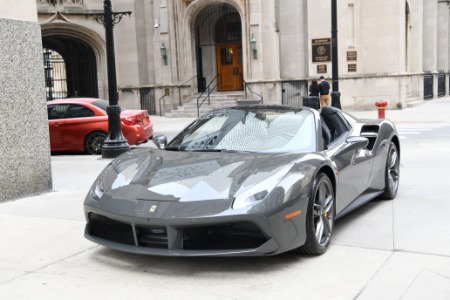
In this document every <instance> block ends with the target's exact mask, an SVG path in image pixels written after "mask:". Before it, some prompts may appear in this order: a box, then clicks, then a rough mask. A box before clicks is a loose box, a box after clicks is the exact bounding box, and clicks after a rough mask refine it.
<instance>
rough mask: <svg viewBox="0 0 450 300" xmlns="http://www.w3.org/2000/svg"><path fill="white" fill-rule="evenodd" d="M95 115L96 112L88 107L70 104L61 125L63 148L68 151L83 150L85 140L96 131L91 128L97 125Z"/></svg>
mask: <svg viewBox="0 0 450 300" xmlns="http://www.w3.org/2000/svg"><path fill="white" fill-rule="evenodd" d="M94 115H95V113H94V111H92V110H91V109H89V108H88V107H86V106H83V105H80V104H70V105H69V107H68V108H67V111H66V115H65V118H64V120H63V121H61V125H60V131H61V135H62V143H63V146H62V147H64V148H65V149H67V150H76V151H81V150H83V149H84V139H85V138H86V136H87V135H88V133H89V132H91V131H93V130H94V129H95V128H94V129H92V128H91V125H92V124H93V123H95V121H94V120H93V118H95V117H94Z"/></svg>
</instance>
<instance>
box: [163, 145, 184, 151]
mask: <svg viewBox="0 0 450 300" xmlns="http://www.w3.org/2000/svg"><path fill="white" fill-rule="evenodd" d="M164 150H169V151H182V150H181V149H180V147H173V146H172V147H166V148H164Z"/></svg>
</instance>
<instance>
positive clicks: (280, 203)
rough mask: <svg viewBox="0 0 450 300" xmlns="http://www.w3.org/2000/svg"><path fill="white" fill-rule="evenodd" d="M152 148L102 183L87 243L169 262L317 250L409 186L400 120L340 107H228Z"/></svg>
mask: <svg viewBox="0 0 450 300" xmlns="http://www.w3.org/2000/svg"><path fill="white" fill-rule="evenodd" d="M153 141H154V142H155V144H156V145H157V146H158V148H159V150H154V149H135V150H133V151H131V152H128V153H124V154H122V155H121V156H119V157H118V158H116V160H114V161H113V162H112V163H111V164H110V165H108V166H107V167H106V168H105V169H104V170H103V172H102V173H101V174H100V175H99V176H98V178H97V179H96V181H95V182H94V184H93V186H92V188H91V190H90V191H89V193H88V195H87V196H86V199H85V202H84V211H85V215H86V220H87V225H86V230H85V236H86V237H87V238H88V239H90V240H92V241H94V242H96V243H98V244H101V245H104V246H107V247H110V248H114V249H117V250H121V251H127V252H132V253H141V254H152V255H166V256H200V255H203V256H251V255H275V254H279V253H282V252H285V251H290V250H297V251H300V252H302V253H307V254H314V255H318V254H321V253H324V252H325V251H326V250H327V248H328V246H329V244H330V241H331V238H332V234H333V229H334V221H335V220H336V219H337V218H339V217H341V216H343V215H345V214H347V213H348V212H350V211H352V210H353V209H355V208H357V207H359V206H361V205H363V204H364V203H366V202H368V201H370V200H372V199H374V198H376V197H382V198H384V199H393V198H395V196H396V194H397V189H398V186H399V176H400V140H399V137H398V134H397V131H396V129H395V126H394V124H393V123H392V122H391V121H389V120H387V119H376V120H357V119H355V118H353V117H352V116H350V115H348V114H346V113H344V112H342V111H340V110H339V109H336V108H333V107H327V106H326V107H323V108H322V109H321V111H320V112H319V111H317V110H315V109H312V108H299V107H285V106H238V107H233V108H228V109H222V110H218V111H215V112H213V113H210V114H207V115H205V116H203V117H201V118H199V119H198V120H196V121H194V122H193V123H191V124H190V125H189V126H188V127H186V128H185V129H184V130H183V131H182V132H181V133H180V134H178V135H177V136H176V137H175V138H174V139H173V140H172V141H171V142H170V143H167V138H166V137H164V136H156V137H154V139H153Z"/></svg>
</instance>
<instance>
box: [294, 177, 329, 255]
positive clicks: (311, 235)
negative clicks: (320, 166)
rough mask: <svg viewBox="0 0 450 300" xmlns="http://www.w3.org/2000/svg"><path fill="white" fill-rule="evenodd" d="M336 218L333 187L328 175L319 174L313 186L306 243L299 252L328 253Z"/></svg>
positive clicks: (307, 221)
mask: <svg viewBox="0 0 450 300" xmlns="http://www.w3.org/2000/svg"><path fill="white" fill-rule="evenodd" d="M334 217H335V201H334V191H333V185H332V184H331V181H330V179H329V178H328V176H327V175H326V174H324V173H319V175H317V177H316V178H315V179H314V182H313V184H312V189H311V194H310V199H309V203H308V208H307V213H306V221H305V227H306V242H305V244H304V245H303V246H301V247H300V248H298V250H299V251H300V252H301V253H305V254H311V255H319V254H322V253H324V252H325V251H327V248H328V245H329V244H330V241H331V235H332V233H333V229H334Z"/></svg>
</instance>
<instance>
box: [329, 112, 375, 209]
mask: <svg viewBox="0 0 450 300" xmlns="http://www.w3.org/2000/svg"><path fill="white" fill-rule="evenodd" d="M323 110H325V109H323ZM323 117H324V119H325V120H324V121H325V122H326V123H327V126H328V127H330V128H331V131H333V132H334V133H333V134H332V136H334V138H333V140H332V141H331V143H330V144H329V145H328V150H326V151H325V152H326V153H327V155H328V156H329V157H330V158H331V160H332V161H334V162H335V164H336V168H337V171H338V174H339V176H338V186H337V189H336V199H337V201H336V212H337V213H339V212H341V211H342V210H343V209H344V208H346V207H347V206H348V205H350V204H351V203H352V202H353V201H354V200H355V199H356V198H358V197H359V196H360V195H361V194H362V193H364V192H365V191H366V189H367V187H368V183H369V179H370V174H371V172H372V164H373V155H372V153H371V152H370V151H369V150H368V149H367V148H365V147H362V146H361V147H354V145H356V142H359V144H361V141H362V140H364V138H361V137H359V139H358V138H357V137H351V136H350V132H351V125H350V124H349V123H348V122H347V121H346V119H345V118H344V117H343V116H342V115H341V114H340V113H339V112H337V111H334V112H333V114H329V115H325V116H323ZM361 139H362V140H361ZM366 142H368V141H366Z"/></svg>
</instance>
